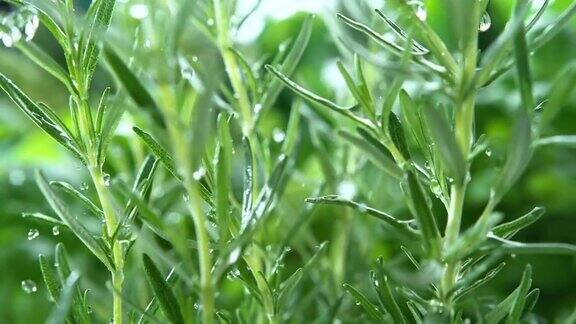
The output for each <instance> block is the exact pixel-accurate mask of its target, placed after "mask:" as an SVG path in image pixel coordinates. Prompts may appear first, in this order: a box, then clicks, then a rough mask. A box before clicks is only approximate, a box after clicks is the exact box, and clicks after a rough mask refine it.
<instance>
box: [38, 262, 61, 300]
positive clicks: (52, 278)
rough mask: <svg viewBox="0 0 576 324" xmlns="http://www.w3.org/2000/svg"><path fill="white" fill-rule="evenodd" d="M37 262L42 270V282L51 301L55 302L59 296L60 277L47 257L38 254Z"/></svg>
mask: <svg viewBox="0 0 576 324" xmlns="http://www.w3.org/2000/svg"><path fill="white" fill-rule="evenodd" d="M38 262H39V263H40V270H41V271H42V278H43V279H44V284H46V288H47V289H48V294H49V295H50V299H51V301H52V302H57V301H58V300H59V297H60V290H61V289H62V285H61V284H60V279H59V278H58V277H57V275H56V273H55V272H54V269H53V268H52V265H51V264H49V262H48V259H46V257H45V256H44V255H42V254H40V255H39V256H38Z"/></svg>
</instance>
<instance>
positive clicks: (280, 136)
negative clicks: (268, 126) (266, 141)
mask: <svg viewBox="0 0 576 324" xmlns="http://www.w3.org/2000/svg"><path fill="white" fill-rule="evenodd" d="M285 138H286V134H285V133H284V131H283V130H281V129H279V128H274V130H273V131H272V139H274V142H276V143H282V142H283V141H284V139H285Z"/></svg>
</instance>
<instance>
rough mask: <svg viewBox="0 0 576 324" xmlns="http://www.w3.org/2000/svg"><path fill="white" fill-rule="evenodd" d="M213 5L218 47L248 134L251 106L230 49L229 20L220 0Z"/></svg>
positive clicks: (249, 131) (238, 67) (250, 124)
mask: <svg viewBox="0 0 576 324" xmlns="http://www.w3.org/2000/svg"><path fill="white" fill-rule="evenodd" d="M213 5H214V20H215V22H216V29H217V33H218V47H219V48H220V52H221V53H222V59H223V60H224V65H225V66H226V73H227V74H228V77H229V78H230V83H231V84H232V88H233V90H234V96H235V97H236V99H237V100H238V106H239V109H240V114H241V115H242V133H243V134H244V135H248V134H250V133H251V131H252V127H253V119H252V107H251V105H250V99H249V98H248V92H247V91H246V87H245V86H244V83H243V82H242V75H241V74H240V66H239V64H238V60H237V59H236V56H235V55H234V53H233V52H232V50H231V49H230V48H231V46H232V40H231V39H230V34H229V29H230V22H229V19H228V16H227V14H226V8H223V5H222V0H213Z"/></svg>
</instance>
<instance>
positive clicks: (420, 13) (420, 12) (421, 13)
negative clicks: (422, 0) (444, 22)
mask: <svg viewBox="0 0 576 324" xmlns="http://www.w3.org/2000/svg"><path fill="white" fill-rule="evenodd" d="M416 17H418V19H420V20H421V21H426V18H428V13H427V12H426V8H424V5H423V4H418V5H417V6H416Z"/></svg>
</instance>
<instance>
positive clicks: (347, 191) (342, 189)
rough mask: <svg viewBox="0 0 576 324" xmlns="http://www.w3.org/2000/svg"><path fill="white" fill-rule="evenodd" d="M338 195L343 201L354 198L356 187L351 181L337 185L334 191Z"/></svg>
mask: <svg viewBox="0 0 576 324" xmlns="http://www.w3.org/2000/svg"><path fill="white" fill-rule="evenodd" d="M336 191H337V192H338V195H339V196H341V197H342V198H344V199H352V198H354V196H356V192H357V189H356V185H355V184H354V183H353V182H352V181H348V180H344V181H342V182H340V184H338V188H337V189H336Z"/></svg>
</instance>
